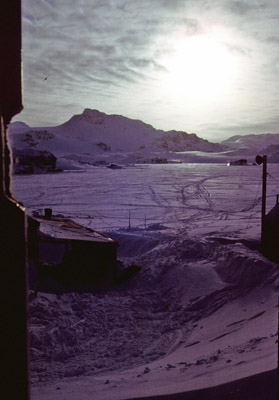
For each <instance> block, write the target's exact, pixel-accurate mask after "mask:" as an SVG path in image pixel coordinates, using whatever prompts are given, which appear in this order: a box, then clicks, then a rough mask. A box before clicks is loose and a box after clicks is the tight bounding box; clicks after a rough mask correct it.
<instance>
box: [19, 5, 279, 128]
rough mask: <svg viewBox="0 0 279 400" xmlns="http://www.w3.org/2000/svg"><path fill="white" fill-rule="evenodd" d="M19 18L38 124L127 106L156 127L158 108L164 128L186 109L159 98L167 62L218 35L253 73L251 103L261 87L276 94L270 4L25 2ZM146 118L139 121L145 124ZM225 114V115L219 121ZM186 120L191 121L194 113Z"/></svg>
mask: <svg viewBox="0 0 279 400" xmlns="http://www.w3.org/2000/svg"><path fill="white" fill-rule="evenodd" d="M22 15H23V67H24V98H25V104H26V106H28V108H29V111H28V113H29V114H28V118H30V119H31V115H32V110H33V118H34V119H39V118H41V117H40V114H42V113H43V112H44V109H46V108H47V104H49V109H50V108H51V109H52V110H53V109H54V108H56V109H60V114H61V115H60V116H59V121H58V122H63V121H64V120H65V119H66V118H68V113H69V110H71V112H72V111H73V113H76V112H75V110H76V108H78V112H79V111H80V109H79V108H80V107H82V105H83V104H84V107H90V106H91V103H93V102H95V103H97V105H96V108H100V109H101V107H99V106H98V102H100V104H101V105H102V106H103V107H104V109H103V111H109V110H110V109H112V108H113V110H114V112H116V113H118V112H119V113H120V111H118V107H119V110H120V107H122V109H124V110H125V107H126V105H127V103H129V110H130V111H131V113H132V114H133V117H136V114H137V113H138V112H139V110H140V112H141V113H142V114H144V113H146V114H148V115H149V116H150V117H149V120H150V122H151V123H152V122H153V121H152V119H151V118H152V113H153V111H150V110H151V108H152V107H154V108H155V107H157V104H160V109H159V110H156V113H155V111H154V115H155V114H156V121H160V123H161V127H162V128H163V124H164V121H166V120H167V119H169V118H168V117H167V111H166V110H169V112H170V113H171V114H172V115H176V109H177V108H181V109H183V105H180V104H178V99H174V98H170V96H169V95H168V93H162V92H159V91H158V93H157V92H156V90H157V89H158V87H160V81H159V79H161V78H162V77H164V76H165V75H166V74H167V71H166V67H165V65H164V64H163V61H162V59H163V58H166V57H170V58H171V57H172V56H173V54H174V50H175V49H174V48H175V43H176V41H179V40H184V39H186V38H187V37H191V36H194V35H203V34H204V35H206V34H207V33H212V32H214V30H216V31H217V32H218V29H219V28H220V27H223V28H222V29H220V32H221V33H220V41H221V42H222V44H223V45H224V46H225V47H226V49H227V50H228V51H229V52H230V54H232V55H233V56H234V57H235V58H238V59H240V60H241V63H242V64H245V65H246V66H247V69H249V68H250V67H251V68H253V71H256V72H255V73H254V72H253V74H250V75H251V76H253V79H254V80H255V81H253V85H254V89H253V95H254V94H255V93H257V91H258V92H259V86H257V85H259V84H258V82H264V83H265V84H266V86H264V84H263V83H262V84H261V87H260V89H261V90H262V89H263V88H265V91H266V92H268V93H271V91H270V87H271V86H272V85H273V86H274V83H273V81H272V82H268V79H270V77H272V79H274V78H273V77H274V76H275V57H276V51H275V50H276V48H277V47H278V41H279V39H278V37H279V35H278V32H277V22H278V21H277V19H276V18H277V16H276V10H275V11H274V7H273V0H272V1H270V0H268V1H267V0H254V1H253V2H251V1H241V2H240V1H233V0H232V1H227V0H172V1H170V0H133V1H131V0H129V1H128V0H59V1H57V0H22ZM217 28H218V29H217ZM223 32H229V35H228V37H227V36H226V35H225V34H224V36H222V34H223ZM242 64H241V65H242ZM263 64H265V65H263ZM267 72H268V76H267ZM47 75H48V76H49V77H48V79H47V81H45V82H42V80H43V78H44V77H45V76H47ZM246 78H247V77H246V76H244V74H243V77H242V78H241V83H238V86H240V85H241V86H242V87H245V88H246V91H247V90H250V89H247V88H249V87H250V86H251V85H252V84H251V82H250V81H251V79H250V81H249V83H248V84H247V83H246V81H245V79H246ZM162 83H163V82H162ZM249 85H250V86H249ZM154 87H155V91H154V92H151V90H152V88H154ZM148 90H149V91H148ZM139 94H140V96H139ZM129 96H132V98H133V102H131V101H130V97H129ZM274 96H275V94H274V93H273V92H272V93H271V94H270V97H272V98H274ZM250 97H253V96H252V95H251V96H250ZM238 100H239V101H244V100H242V99H241V98H240V97H239V98H238ZM274 102H276V101H275V100H274ZM89 103H90V104H89ZM40 104H41V106H40ZM63 104H67V110H66V109H65V111H64V110H63ZM70 104H72V106H70ZM268 104H270V101H268ZM106 107H107V109H106ZM268 107H269V106H268ZM147 108H148V109H147ZM243 108H245V110H248V107H246V106H245V105H243ZM126 109H127V107H126ZM39 110H41V112H40V111H39ZM61 110H62V111H61ZM160 110H162V111H160ZM64 112H65V113H66V112H67V117H63V115H65V114H63V115H62V113H64ZM268 112H270V111H268ZM26 113H27V111H26ZM160 113H161V115H160ZM56 114H58V113H57V112H56V110H55V115H56ZM142 114H141V115H138V118H140V119H143V120H144V115H142ZM182 114H183V113H182ZM222 114H223V112H222V110H221V109H220V112H219V115H220V118H221V116H222ZM224 114H225V113H224ZM52 115H54V114H52ZM185 115H187V118H188V120H189V118H190V115H189V113H186V112H185ZM154 118H155V117H154ZM184 120H185V124H186V126H182V124H183V120H182V117H181V119H180V121H181V122H180V126H177V125H176V126H173V128H177V129H184V130H187V129H188V128H187V123H188V120H186V117H184ZM27 122H29V123H32V122H31V120H29V121H27ZM54 123H55V122H54ZM165 123H166V124H169V123H170V122H169V121H167V122H165ZM175 123H177V120H175V119H174V124H175ZM190 123H191V122H190V120H189V125H190ZM208 123H210V121H208ZM168 126H169V125H168ZM191 126H193V128H191V129H193V130H194V124H192V125H191Z"/></svg>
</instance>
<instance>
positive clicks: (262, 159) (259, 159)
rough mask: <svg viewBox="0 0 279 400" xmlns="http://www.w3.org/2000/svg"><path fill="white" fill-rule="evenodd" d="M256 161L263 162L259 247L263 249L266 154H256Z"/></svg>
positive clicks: (259, 163)
mask: <svg viewBox="0 0 279 400" xmlns="http://www.w3.org/2000/svg"><path fill="white" fill-rule="evenodd" d="M256 163H257V164H258V165H261V164H263V178H262V179H263V180H262V225H261V248H262V250H263V236H264V218H265V213H266V176H267V156H266V155H264V156H257V157H256Z"/></svg>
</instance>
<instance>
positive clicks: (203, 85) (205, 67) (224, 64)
mask: <svg viewBox="0 0 279 400" xmlns="http://www.w3.org/2000/svg"><path fill="white" fill-rule="evenodd" d="M164 65H165V67H166V69H167V71H168V72H167V75H166V84H167V86H168V89H169V90H171V91H172V92H174V94H177V95H180V96H190V97H191V98H192V99H193V100H194V99H196V100H199V101H203V100H204V101H206V100H209V99H216V98H217V97H218V96H220V95H222V94H223V93H224V92H225V91H226V90H227V89H228V88H229V86H230V84H231V79H232V77H233V74H234V60H233V58H232V56H231V54H230V53H229V51H228V49H227V48H226V46H225V45H224V44H222V42H219V41H218V40H216V39H214V38H211V37H208V36H194V37H190V38H187V39H185V40H180V41H178V42H177V43H175V44H174V49H173V52H172V55H171V56H169V57H168V58H167V59H165V60H164Z"/></svg>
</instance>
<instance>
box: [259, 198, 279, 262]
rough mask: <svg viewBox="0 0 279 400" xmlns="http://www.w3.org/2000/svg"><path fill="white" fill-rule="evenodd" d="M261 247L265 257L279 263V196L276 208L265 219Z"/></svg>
mask: <svg viewBox="0 0 279 400" xmlns="http://www.w3.org/2000/svg"><path fill="white" fill-rule="evenodd" d="M261 245H262V253H263V255H264V256H265V257H267V258H268V259H270V260H272V261H275V262H279V195H277V197H276V204H275V206H274V207H273V208H272V209H271V210H270V211H269V212H268V213H267V214H266V215H265V216H264V217H263V221H262V243H261Z"/></svg>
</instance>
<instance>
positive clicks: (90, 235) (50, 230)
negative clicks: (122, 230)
mask: <svg viewBox="0 0 279 400" xmlns="http://www.w3.org/2000/svg"><path fill="white" fill-rule="evenodd" d="M35 220H36V221H38V222H39V223H40V227H39V231H40V232H41V233H42V234H44V235H47V236H50V237H51V238H54V239H66V240H80V241H87V242H106V243H116V241H115V240H114V239H112V238H110V237H109V236H107V235H105V234H104V233H101V232H96V231H94V230H93V229H90V228H86V227H85V226H82V225H80V224H78V223H77V222H75V221H73V220H71V219H66V218H57V217H52V218H50V219H48V218H36V219H35Z"/></svg>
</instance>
